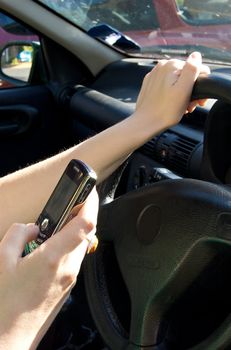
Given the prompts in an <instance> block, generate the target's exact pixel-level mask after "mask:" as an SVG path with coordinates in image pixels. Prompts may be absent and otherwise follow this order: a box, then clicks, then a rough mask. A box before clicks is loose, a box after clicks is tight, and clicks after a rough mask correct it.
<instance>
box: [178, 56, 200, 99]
mask: <svg viewBox="0 0 231 350" xmlns="http://www.w3.org/2000/svg"><path fill="white" fill-rule="evenodd" d="M202 68H203V67H202V57H201V54H200V53H199V52H193V53H192V54H191V55H189V57H188V58H187V60H186V62H185V64H184V67H183V69H182V72H181V75H180V77H179V79H178V81H177V83H176V86H178V87H179V89H184V90H183V91H186V92H187V90H188V94H191V91H192V86H193V85H192V84H189V83H190V82H191V83H194V82H195V81H196V79H197V78H198V76H199V74H200V72H201V69H202Z"/></svg>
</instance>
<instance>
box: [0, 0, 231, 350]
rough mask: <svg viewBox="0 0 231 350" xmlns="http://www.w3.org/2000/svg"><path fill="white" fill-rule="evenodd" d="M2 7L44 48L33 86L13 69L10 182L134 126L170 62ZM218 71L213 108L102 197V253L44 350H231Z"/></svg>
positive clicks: (90, 263) (229, 171)
mask: <svg viewBox="0 0 231 350" xmlns="http://www.w3.org/2000/svg"><path fill="white" fill-rule="evenodd" d="M0 5H1V7H0V8H1V10H0V11H1V13H2V14H3V15H4V16H7V17H9V18H11V19H13V20H14V22H15V23H16V24H17V25H16V26H15V28H14V29H12V33H11V34H17V33H19V28H25V31H24V33H25V35H29V34H30V35H32V36H35V38H36V40H34V41H36V43H33V47H34V48H35V47H36V49H35V51H34V55H33V63H32V68H31V71H30V75H29V78H28V81H27V82H22V81H20V79H18V78H14V77H12V76H8V75H7V74H6V73H4V71H3V69H2V67H1V70H0V75H1V76H0V79H2V80H3V81H5V82H6V84H8V85H7V86H5V87H4V85H3V87H2V88H1V87H0V136H1V137H0V158H1V168H0V172H1V176H4V175H6V174H8V173H10V172H13V171H15V170H17V169H20V168H23V167H25V166H27V165H29V164H33V163H35V162H37V161H39V160H41V159H45V158H46V157H48V156H51V155H54V154H56V153H58V152H60V151H62V150H64V149H66V148H68V147H70V146H72V145H74V144H77V143H79V142H81V141H83V140H85V139H86V138H89V137H91V136H93V135H95V134H96V133H99V132H101V131H102V130H104V129H106V128H108V127H110V126H112V125H114V124H115V123H118V122H120V121H121V120H123V119H124V118H126V117H128V116H129V115H131V114H132V113H133V111H134V110H135V104H136V99H137V96H138V93H139V90H140V87H141V84H142V81H143V78H144V76H145V75H146V73H148V72H149V71H150V70H151V69H153V67H155V65H156V64H157V61H158V59H157V58H155V57H151V56H150V57H145V56H142V55H139V53H137V54H135V53H134V54H132V53H126V52H124V51H123V50H120V49H116V48H114V47H113V48H112V47H109V46H108V45H107V44H105V43H104V42H102V41H101V40H99V39H96V38H93V37H90V36H89V35H88V34H87V33H85V32H84V31H83V30H82V29H80V28H79V27H78V26H77V25H74V24H73V23H71V22H70V21H68V20H67V19H66V18H65V17H62V16H61V15H58V14H57V13H55V12H54V11H52V10H50V9H48V8H47V7H46V6H43V4H41V3H39V2H37V1H31V0H30V1H29V0H20V2H19V1H16V0H15V1H13V0H10V1H9V0H0ZM25 8H26V9H27V10H26V11H25ZM0 23H1V22H0ZM22 33H23V30H21V32H20V35H21V34H22ZM18 43H19V44H20V45H22V39H21V38H20V41H17V40H16V39H15V40H14V41H13V44H14V45H17V44H18ZM7 45H12V43H11V44H10V43H6V45H3V46H1V53H0V55H1V59H2V56H3V52H4V50H6V47H7ZM206 64H208V65H209V67H210V69H211V75H210V76H208V77H200V78H198V80H197V81H196V83H195V85H194V89H193V94H192V100H194V99H198V98H209V100H208V103H207V104H206V106H205V107H200V106H199V107H197V108H196V109H195V111H194V112H193V113H191V114H187V115H185V116H183V118H182V120H181V122H180V123H179V124H178V125H176V126H174V127H172V128H170V129H168V130H165V131H164V132H162V133H161V134H159V135H156V136H155V137H153V139H152V140H150V141H149V142H147V143H146V144H144V145H143V146H142V147H141V148H140V149H138V150H136V151H135V152H134V153H133V154H131V155H130V157H129V158H128V159H127V160H126V162H125V163H124V164H123V165H122V166H121V167H120V168H119V169H118V170H117V171H116V172H115V173H113V174H112V175H111V176H110V177H109V178H108V179H106V180H105V181H104V182H103V183H102V184H99V186H98V191H99V195H100V201H101V202H100V203H101V206H100V212H99V219H98V228H97V235H98V237H99V247H98V249H97V251H96V253H94V254H93V255H91V256H90V255H89V256H88V257H87V258H86V259H85V260H84V263H83V265H82V268H81V271H80V275H79V277H78V281H77V284H76V286H75V287H74V289H73V291H72V294H71V296H70V297H69V299H68V300H67V302H66V303H65V304H64V306H63V308H62V309H61V311H60V313H59V314H58V316H57V318H56V320H55V321H54V323H53V324H52V326H51V327H50V330H49V331H48V333H47V334H46V336H45V337H44V339H43V340H42V342H41V344H40V346H39V350H43V349H50V350H53V349H54V350H61V349H63V350H64V349H86V350H88V349H91V350H106V349H112V350H122V349H128V350H135V349H158V350H159V349H160V350H186V349H193V350H206V349H211V350H212V349H214V350H215V349H230V347H231V331H230V327H231V316H230V314H231V299H230V293H231V282H230V272H231V268H230V266H231V264H230V263H231V254H230V242H231V193H230V184H231V167H230V164H231V152H230V151H231V137H230V135H231V119H230V113H231V106H230V103H231V78H230V74H231V68H230V66H229V65H228V64H220V63H217V62H212V61H211V62H206ZM3 84H4V83H3ZM119 142H120V140H119V139H118V144H119ZM105 147H106V145H105ZM35 200H36V198H35ZM160 231H161V232H162V233H161V237H162V238H160V234H159V233H160ZM154 241H155V242H154Z"/></svg>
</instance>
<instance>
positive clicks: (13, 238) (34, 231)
mask: <svg viewBox="0 0 231 350" xmlns="http://www.w3.org/2000/svg"><path fill="white" fill-rule="evenodd" d="M38 232H39V228H38V226H36V225H35V224H28V225H25V224H13V225H12V226H11V227H10V228H9V230H8V231H7V232H6V234H5V236H4V238H3V240H2V241H1V243H0V257H1V259H2V258H6V261H7V262H8V261H10V262H11V263H15V262H17V260H18V258H19V257H21V256H22V252H23V250H24V247H25V245H26V243H28V242H30V241H32V240H33V239H35V238H36V236H37V235H38Z"/></svg>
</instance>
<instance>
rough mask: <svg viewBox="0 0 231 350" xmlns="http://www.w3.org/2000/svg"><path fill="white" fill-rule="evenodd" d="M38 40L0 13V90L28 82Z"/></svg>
mask: <svg viewBox="0 0 231 350" xmlns="http://www.w3.org/2000/svg"><path fill="white" fill-rule="evenodd" d="M38 47H39V38H38V36H37V35H35V34H34V33H32V32H31V31H30V30H29V29H28V28H27V27H26V26H24V25H22V24H21V23H18V22H17V21H15V20H14V19H13V18H11V17H9V16H7V15H6V14H4V13H3V12H1V11H0V88H10V87H15V86H23V85H25V84H28V83H29V82H30V75H31V71H32V67H33V61H34V57H35V51H36V48H38Z"/></svg>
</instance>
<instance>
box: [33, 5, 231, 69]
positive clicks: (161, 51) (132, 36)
mask: <svg viewBox="0 0 231 350" xmlns="http://www.w3.org/2000/svg"><path fill="white" fill-rule="evenodd" d="M38 1H39V2H40V3H43V4H44V5H46V6H48V7H50V8H51V9H52V10H54V11H55V12H57V13H59V14H60V15H61V16H64V17H66V18H67V19H68V20H69V21H71V22H72V23H74V24H76V25H78V26H79V27H81V28H82V29H83V30H85V31H87V32H88V33H89V35H91V36H94V37H96V38H98V39H100V40H103V41H105V42H106V43H107V44H109V45H112V46H114V47H117V48H119V49H121V50H124V51H127V52H128V53H132V54H133V55H136V54H138V55H145V56H149V57H150V56H153V57H157V56H160V57H163V56H165V57H168V58H169V57H173V56H174V57H176V56H177V57H184V56H186V55H188V54H189V53H190V52H192V51H193V50H199V51H200V52H201V53H202V55H203V56H204V59H207V60H213V61H217V62H227V63H228V62H231V40H230V39H231V0H38Z"/></svg>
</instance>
